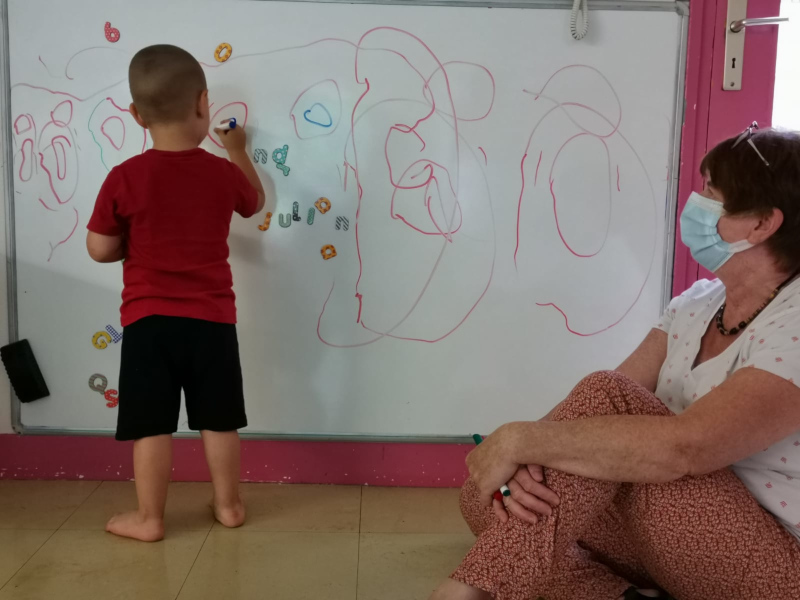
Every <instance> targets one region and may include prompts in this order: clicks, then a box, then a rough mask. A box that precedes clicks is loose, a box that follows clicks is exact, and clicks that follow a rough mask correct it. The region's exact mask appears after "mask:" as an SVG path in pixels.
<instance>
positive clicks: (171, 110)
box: [128, 44, 207, 123]
mask: <svg viewBox="0 0 800 600" xmlns="http://www.w3.org/2000/svg"><path fill="white" fill-rule="evenodd" d="M128 82H129V84H130V87H131V96H132V97H133V103H134V104H135V105H136V109H137V110H138V111H139V114H141V115H142V117H143V118H144V120H145V121H146V122H148V123H167V122H174V121H182V120H184V119H185V118H186V117H188V116H189V114H190V113H191V111H192V109H193V108H194V106H195V104H196V102H197V99H198V96H199V95H200V93H201V92H202V91H203V90H205V89H206V88H207V86H206V76H205V74H204V73H203V68H202V67H201V66H200V63H198V62H197V60H195V58H194V57H193V56H192V55H191V54H189V53H188V52H187V51H186V50H183V49H182V48H178V47H177V46H171V45H169V44H157V45H155V46H148V47H146V48H142V49H141V50H139V51H138V52H137V53H136V54H135V55H134V57H133V59H132V60H131V65H130V67H129V68H128Z"/></svg>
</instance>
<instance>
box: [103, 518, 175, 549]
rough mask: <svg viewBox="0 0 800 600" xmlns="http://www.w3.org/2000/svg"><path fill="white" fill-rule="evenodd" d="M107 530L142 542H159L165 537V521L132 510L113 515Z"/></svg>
mask: <svg viewBox="0 0 800 600" xmlns="http://www.w3.org/2000/svg"><path fill="white" fill-rule="evenodd" d="M106 531H108V532H109V533H113V534H114V535H119V536H121V537H127V538H133V539H135V540H140V541H142V542H158V541H159V540H163V539H164V521H163V520H161V519H148V518H145V517H143V516H142V515H141V514H139V512H138V511H132V512H127V513H123V514H121V515H116V516H114V517H111V520H110V521H109V522H108V524H106Z"/></svg>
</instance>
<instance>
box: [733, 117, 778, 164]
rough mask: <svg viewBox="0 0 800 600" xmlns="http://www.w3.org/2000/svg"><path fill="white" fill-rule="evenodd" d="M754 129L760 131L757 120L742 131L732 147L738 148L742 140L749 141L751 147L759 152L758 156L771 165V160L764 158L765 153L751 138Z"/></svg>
mask: <svg viewBox="0 0 800 600" xmlns="http://www.w3.org/2000/svg"><path fill="white" fill-rule="evenodd" d="M753 131H758V123H756V122H755V121H753V124H752V125H750V127H748V128H747V129H745V130H744V131H743V132H742V133H740V134H739V137H737V138H736V141H735V142H734V143H733V146H731V147H732V148H736V146H738V145H739V144H741V143H742V142H747V143H748V144H750V147H751V148H752V149H753V150H755V151H756V154H758V158H760V159H761V161H762V162H763V163H764V164H765V165H767V166H769V162H768V161H767V159H766V158H764V155H763V154H761V152H759V151H758V148H756V145H755V144H754V143H753V140H752V139H751V137H752V136H753Z"/></svg>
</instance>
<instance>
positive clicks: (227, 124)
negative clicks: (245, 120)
mask: <svg viewBox="0 0 800 600" xmlns="http://www.w3.org/2000/svg"><path fill="white" fill-rule="evenodd" d="M215 129H221V130H222V131H228V130H229V129H236V119H235V118H233V117H232V118H230V119H228V120H226V121H224V122H222V123H221V124H220V125H217V126H216V127H215Z"/></svg>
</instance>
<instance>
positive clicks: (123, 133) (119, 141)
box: [89, 97, 148, 171]
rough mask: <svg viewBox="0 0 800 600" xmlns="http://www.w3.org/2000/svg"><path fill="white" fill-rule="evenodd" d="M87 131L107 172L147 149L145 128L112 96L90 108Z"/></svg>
mask: <svg viewBox="0 0 800 600" xmlns="http://www.w3.org/2000/svg"><path fill="white" fill-rule="evenodd" d="M89 133H91V134H92V140H94V143H95V144H97V147H98V148H99V149H100V162H102V163H103V165H104V166H105V167H106V170H109V171H110V170H111V168H112V167H115V166H116V165H119V164H121V163H123V162H125V161H126V160H128V159H129V158H131V157H133V156H136V155H137V154H141V153H143V152H144V151H145V150H146V149H147V142H148V135H147V130H146V129H144V128H142V127H141V126H140V125H139V124H138V123H137V122H136V121H135V120H134V118H133V116H132V115H131V113H130V110H129V109H128V108H124V107H122V106H120V105H119V104H117V102H116V101H114V99H113V98H111V97H106V98H105V99H103V100H101V101H100V102H99V103H98V104H97V105H96V106H94V108H92V109H91V113H90V114H89Z"/></svg>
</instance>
